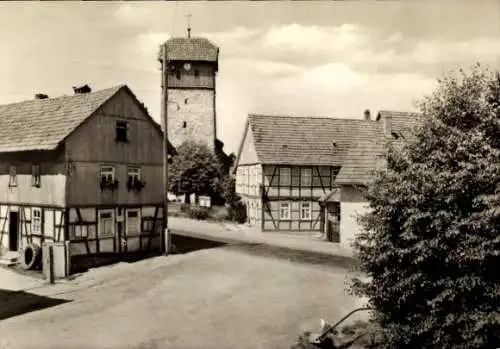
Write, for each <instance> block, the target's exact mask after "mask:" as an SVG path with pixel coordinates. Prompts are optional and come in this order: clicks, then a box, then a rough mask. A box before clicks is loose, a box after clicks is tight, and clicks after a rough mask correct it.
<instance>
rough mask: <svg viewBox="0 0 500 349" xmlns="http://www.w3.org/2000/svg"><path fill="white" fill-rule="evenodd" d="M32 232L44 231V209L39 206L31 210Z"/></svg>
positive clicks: (39, 232)
mask: <svg viewBox="0 0 500 349" xmlns="http://www.w3.org/2000/svg"><path fill="white" fill-rule="evenodd" d="M31 233H32V234H41V233H42V210H41V209H39V208H34V209H33V210H32V211H31Z"/></svg>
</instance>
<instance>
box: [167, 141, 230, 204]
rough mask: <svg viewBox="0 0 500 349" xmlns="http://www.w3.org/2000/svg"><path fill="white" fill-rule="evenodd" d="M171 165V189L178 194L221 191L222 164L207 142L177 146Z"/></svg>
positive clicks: (215, 192)
mask: <svg viewBox="0 0 500 349" xmlns="http://www.w3.org/2000/svg"><path fill="white" fill-rule="evenodd" d="M177 153H178V154H177V155H176V156H175V157H174V158H173V159H172V164H171V165H170V167H169V190H170V191H171V192H173V193H175V194H176V195H181V194H191V193H196V194H199V195H209V196H211V197H213V196H217V195H218V193H219V192H220V191H221V183H220V181H221V173H220V165H219V161H218V159H217V157H216V156H215V154H214V153H213V152H212V151H211V150H210V148H208V146H206V145H205V144H200V143H195V142H191V141H188V142H185V143H183V144H181V145H180V146H179V147H178V148H177Z"/></svg>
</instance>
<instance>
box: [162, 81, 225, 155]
mask: <svg viewBox="0 0 500 349" xmlns="http://www.w3.org/2000/svg"><path fill="white" fill-rule="evenodd" d="M168 100H169V101H170V103H169V106H168V137H169V140H170V142H171V143H172V144H173V145H174V147H178V146H179V145H181V144H182V143H184V142H185V141H187V140H192V141H198V142H205V143H206V144H207V145H208V146H209V147H210V148H211V149H214V147H215V138H216V134H215V91H214V90H208V89H205V90H202V89H199V90H198V89H186V90H183V89H169V91H168Z"/></svg>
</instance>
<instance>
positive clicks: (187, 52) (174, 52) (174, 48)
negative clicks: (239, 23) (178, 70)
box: [159, 37, 219, 62]
mask: <svg viewBox="0 0 500 349" xmlns="http://www.w3.org/2000/svg"><path fill="white" fill-rule="evenodd" d="M165 46H166V47H167V59H168V60H173V61H204V62H217V60H218V58H219V49H218V47H217V46H215V45H214V44H213V43H211V42H210V41H209V40H208V39H205V38H198V37H195V38H171V39H169V40H167V41H166V42H165V43H164V44H163V45H162V49H164V47H165ZM161 54H162V52H161V51H160V57H159V59H160V61H161V60H162V56H161Z"/></svg>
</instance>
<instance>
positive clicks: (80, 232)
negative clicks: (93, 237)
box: [72, 225, 88, 240]
mask: <svg viewBox="0 0 500 349" xmlns="http://www.w3.org/2000/svg"><path fill="white" fill-rule="evenodd" d="M72 230H73V238H75V239H77V240H78V239H86V238H87V237H88V227H87V226H86V225H73V228H72Z"/></svg>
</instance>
